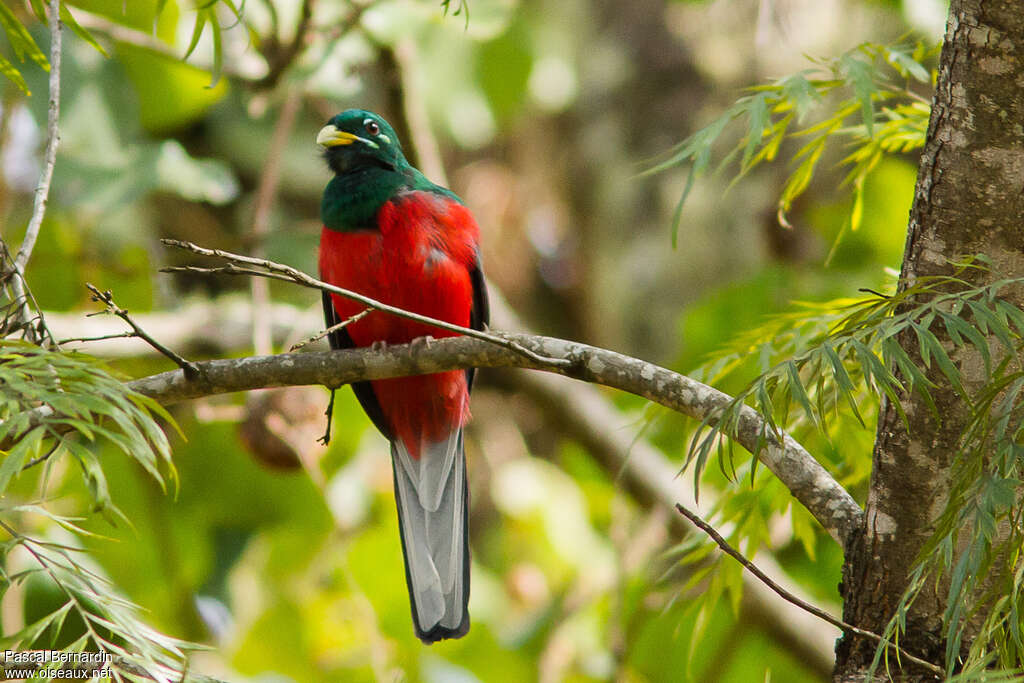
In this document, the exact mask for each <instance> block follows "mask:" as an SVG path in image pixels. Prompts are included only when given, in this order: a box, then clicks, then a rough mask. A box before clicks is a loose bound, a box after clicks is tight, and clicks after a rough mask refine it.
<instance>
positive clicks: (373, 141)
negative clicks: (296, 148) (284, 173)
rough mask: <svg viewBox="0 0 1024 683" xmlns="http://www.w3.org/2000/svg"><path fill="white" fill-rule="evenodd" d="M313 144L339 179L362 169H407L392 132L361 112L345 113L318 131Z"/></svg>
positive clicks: (377, 119)
mask: <svg viewBox="0 0 1024 683" xmlns="http://www.w3.org/2000/svg"><path fill="white" fill-rule="evenodd" d="M316 144H318V145H320V146H321V147H323V148H324V156H325V158H326V159H327V165H328V166H330V167H331V170H332V171H334V172H335V173H336V174H338V175H341V174H344V173H348V172H349V171H354V170H358V169H362V168H372V167H380V168H383V169H386V170H390V171H397V170H400V169H403V168H405V167H406V166H408V162H407V161H406V160H405V156H404V155H403V154H402V145H401V143H399V141H398V136H397V135H396V134H395V130H394V129H393V128H392V127H391V126H390V125H389V124H388V122H387V121H385V120H384V119H383V118H381V117H380V116H378V115H377V114H374V113H373V112H370V111H366V110H365V109H346V110H345V111H343V112H341V113H340V114H338V115H337V116H335V117H334V118H332V119H331V120H330V121H328V122H327V125H326V126H324V127H323V128H321V129H320V132H319V133H318V134H317V136H316Z"/></svg>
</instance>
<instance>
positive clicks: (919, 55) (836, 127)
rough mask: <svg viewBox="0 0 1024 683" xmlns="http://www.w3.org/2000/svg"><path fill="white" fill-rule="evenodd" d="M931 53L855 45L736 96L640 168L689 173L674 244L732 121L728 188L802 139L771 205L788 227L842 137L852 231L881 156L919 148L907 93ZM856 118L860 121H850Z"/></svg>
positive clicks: (919, 129)
mask: <svg viewBox="0 0 1024 683" xmlns="http://www.w3.org/2000/svg"><path fill="white" fill-rule="evenodd" d="M937 53H938V48H937V47H935V46H932V47H927V46H925V45H924V44H923V43H917V44H916V45H912V46H908V45H880V44H877V43H863V44H861V45H859V46H858V47H856V48H854V49H852V50H850V51H849V52H847V53H845V54H843V55H841V56H839V57H837V58H833V59H818V60H815V61H816V66H815V67H813V68H809V69H804V70H802V71H799V72H797V73H794V74H791V75H789V76H786V77H784V78H781V79H779V80H777V81H775V82H774V83H770V84H766V85H760V86H756V87H754V88H751V91H752V92H751V94H749V95H745V96H743V97H741V98H739V99H738V100H737V101H736V103H735V104H734V105H733V106H731V107H730V108H729V109H727V110H726V111H725V113H723V114H722V115H721V116H719V117H718V118H716V119H715V120H714V121H713V122H711V123H710V124H708V125H707V126H705V127H704V128H702V129H700V130H699V131H697V132H696V133H694V134H693V135H691V136H690V137H688V138H686V139H685V140H683V141H682V142H681V143H679V144H678V145H677V146H676V147H675V149H674V150H673V151H672V152H671V153H670V155H669V158H668V159H666V160H665V161H662V162H661V163H659V164H657V165H656V166H654V167H653V168H651V169H650V170H648V171H647V173H658V172H660V171H664V170H666V169H670V168H675V167H677V166H682V165H684V164H689V166H690V170H689V175H688V176H687V180H686V184H685V186H684V187H683V192H682V195H681V196H680V198H679V201H678V203H677V204H676V211H675V215H674V217H673V221H672V244H673V246H676V244H677V239H678V231H679V224H680V220H681V217H682V210H683V205H684V204H685V203H686V199H687V197H689V195H690V191H691V190H692V189H693V184H694V181H695V180H696V179H697V178H698V177H699V176H701V175H703V174H704V173H706V172H707V170H708V168H709V167H710V166H711V158H712V152H713V149H714V145H715V143H716V142H717V141H718V139H719V138H720V137H721V136H722V134H723V133H724V132H725V130H726V128H727V127H728V126H729V124H730V123H732V122H733V121H736V120H740V121H743V122H744V123H745V128H746V132H745V134H744V136H743V138H742V139H741V140H740V141H739V142H738V143H737V144H736V145H735V146H734V147H733V149H732V150H731V151H730V152H729V153H728V154H727V155H726V156H725V157H724V158H723V159H722V160H721V161H720V162H719V164H718V167H719V168H720V169H722V168H725V167H727V166H729V165H730V164H731V163H733V162H734V161H736V160H737V159H739V163H738V168H737V169H736V173H735V175H734V177H733V181H732V182H733V183H735V182H737V181H738V180H740V179H741V178H743V177H744V176H745V175H747V174H748V173H749V172H750V171H751V170H753V169H754V168H755V167H757V166H758V165H759V164H761V163H763V162H771V161H775V159H776V158H777V157H778V155H779V153H780V150H781V149H782V144H783V142H785V141H787V140H790V139H796V140H804V139H806V140H807V142H804V143H803V145H802V146H801V147H800V148H799V149H798V150H797V151H796V152H795V153H794V154H793V155H792V159H791V161H792V162H793V163H794V164H796V167H795V169H794V170H793V172H792V173H791V174H790V175H789V178H788V179H787V180H786V183H785V186H784V187H783V189H782V192H781V193H780V195H779V198H778V217H779V222H780V223H781V224H782V225H788V222H787V220H786V213H787V212H788V211H789V209H790V207H791V206H792V204H793V201H794V200H795V199H796V198H797V197H799V196H800V195H801V194H803V193H804V191H805V190H806V189H807V188H808V186H809V185H810V182H811V179H812V178H813V177H814V174H815V171H816V170H817V166H818V162H819V161H820V160H821V158H822V155H823V153H824V151H825V148H826V146H827V145H828V143H829V141H830V140H833V139H835V138H839V139H843V140H846V141H847V142H846V144H847V145H849V146H850V147H852V148H853V152H851V153H849V154H848V156H846V158H844V159H843V160H842V162H841V163H842V164H843V165H845V166H848V167H849V171H848V172H847V175H846V178H845V179H844V180H843V185H849V186H851V187H852V188H853V197H854V202H853V208H852V211H851V213H850V216H849V221H848V226H849V228H850V229H852V230H856V229H857V228H858V227H860V224H861V221H862V218H863V212H864V182H865V180H866V178H867V176H868V174H869V173H870V172H871V171H872V170H873V169H874V168H875V166H876V165H877V164H878V162H879V161H880V160H881V159H882V157H883V155H885V154H892V153H903V152H909V151H912V150H914V149H918V148H920V147H921V146H923V145H924V136H925V132H926V130H927V126H928V117H929V115H930V113H931V108H930V106H929V104H928V102H927V100H925V99H923V98H921V97H920V96H919V95H917V94H916V93H915V92H914V91H913V90H912V89H911V82H912V81H917V82H918V83H931V81H932V75H931V74H930V73H929V71H928V69H927V68H925V66H924V64H925V63H927V61H928V60H929V59H931V58H932V57H934V56H935V55H936V54H937ZM822 109H826V111H825V115H824V116H819V117H817V118H818V120H816V121H815V122H814V123H813V124H807V123H806V122H807V120H808V118H809V117H810V116H811V115H812V114H817V113H818V112H820V111H821V110H822ZM857 120H859V123H854V122H855V121H857ZM844 230H845V228H844ZM837 242H838V238H837Z"/></svg>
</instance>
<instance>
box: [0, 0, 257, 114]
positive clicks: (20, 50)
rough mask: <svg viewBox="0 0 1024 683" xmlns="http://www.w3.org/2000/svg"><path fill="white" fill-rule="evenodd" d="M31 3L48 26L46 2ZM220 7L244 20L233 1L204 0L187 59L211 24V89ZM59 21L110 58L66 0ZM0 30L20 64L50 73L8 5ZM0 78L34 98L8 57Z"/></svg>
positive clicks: (161, 2)
mask: <svg viewBox="0 0 1024 683" xmlns="http://www.w3.org/2000/svg"><path fill="white" fill-rule="evenodd" d="M29 2H30V4H31V7H32V12H33V13H34V14H35V18H36V19H38V20H39V21H40V22H42V23H44V24H45V23H48V21H49V19H48V17H47V12H46V10H47V5H46V4H45V2H44V0H29ZM166 5H167V0H157V2H156V9H155V13H154V19H153V25H154V27H155V26H156V22H157V21H159V19H160V15H161V14H162V13H163V11H164V8H165V7H166ZM219 5H224V6H225V7H227V8H228V10H230V12H231V13H232V14H233V15H234V17H235V18H236V19H238V20H241V12H240V10H239V8H238V7H237V6H236V5H235V3H234V2H233V0H205V1H204V2H202V3H200V4H198V5H197V6H196V8H195V11H196V19H195V26H194V29H193V32H192V39H191V42H190V43H189V47H188V50H187V51H186V53H185V58H186V59H187V58H188V57H189V55H191V54H192V52H193V51H194V50H195V48H196V45H198V43H199V38H200V37H201V35H202V33H203V29H204V27H205V26H206V25H207V24H209V25H210V27H211V32H212V35H213V69H212V72H211V76H212V80H211V82H210V87H213V86H214V85H216V83H217V81H218V80H219V79H220V73H221V64H222V63H223V50H222V45H221V40H220V35H221V26H220V24H219V23H218V19H217V11H216V10H217V7H218V6H219ZM60 20H61V22H62V23H63V24H65V25H66V26H68V27H69V28H71V30H72V31H74V32H75V34H76V35H77V36H78V37H80V38H81V39H82V40H83V41H85V42H86V43H88V44H89V45H91V46H92V47H93V48H95V49H96V50H97V51H98V52H100V53H101V54H103V55H104V56H107V51H106V50H105V49H104V48H103V46H102V45H100V44H99V42H97V40H96V38H95V37H94V36H93V35H92V33H90V32H89V31H88V30H86V29H85V28H83V27H82V26H81V25H80V24H79V23H78V21H77V20H76V19H75V17H74V15H73V14H72V13H71V10H70V9H69V8H68V4H67V3H66V2H64V1H63V0H61V2H60ZM0 26H2V27H3V30H4V33H5V35H6V36H7V41H8V43H9V44H10V46H11V48H12V49H13V50H14V55H15V57H17V59H18V61H20V62H22V63H24V61H25V58H26V57H28V58H29V59H31V60H32V61H33V62H35V63H36V65H38V66H39V67H41V68H43V69H44V70H46V71H49V70H50V62H49V59H48V58H47V56H46V55H45V54H44V53H43V52H42V50H40V49H39V45H38V44H37V43H36V40H35V38H33V37H32V34H31V33H30V32H29V31H28V29H27V28H26V27H25V22H24V20H23V18H22V17H19V16H18V15H17V14H15V13H14V12H13V11H12V10H11V9H10V8H9V7H8V6H7V4H6V3H0ZM0 74H3V75H4V76H6V77H7V78H8V79H9V80H11V81H12V82H13V83H14V84H15V85H17V86H18V87H19V88H20V89H21V90H22V92H24V93H25V94H26V95H31V94H32V93H31V92H30V91H29V87H28V83H27V82H26V80H25V77H24V75H23V74H22V73H21V70H20V69H19V68H18V67H17V66H15V64H14V63H13V62H12V61H11V60H10V59H9V58H8V57H7V56H5V55H0Z"/></svg>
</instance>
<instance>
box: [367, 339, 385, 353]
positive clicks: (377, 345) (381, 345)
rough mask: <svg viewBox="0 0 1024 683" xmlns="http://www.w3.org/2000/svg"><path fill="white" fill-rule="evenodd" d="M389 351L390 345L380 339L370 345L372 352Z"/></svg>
mask: <svg viewBox="0 0 1024 683" xmlns="http://www.w3.org/2000/svg"><path fill="white" fill-rule="evenodd" d="M387 349H388V343H387V342H386V341H384V340H382V339H378V340H377V341H375V342H373V343H372V344H370V350H371V351H387Z"/></svg>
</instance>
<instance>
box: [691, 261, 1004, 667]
mask: <svg viewBox="0 0 1024 683" xmlns="http://www.w3.org/2000/svg"><path fill="white" fill-rule="evenodd" d="M968 270H973V271H983V272H986V273H988V266H987V265H986V262H985V261H984V259H983V258H980V257H979V259H977V260H971V261H966V262H963V263H961V264H959V265H958V271H957V272H956V273H955V274H954V275H950V276H941V277H928V278H921V279H919V280H918V281H917V282H915V283H914V284H913V285H910V286H908V287H906V288H904V289H902V290H900V291H899V292H896V293H894V294H891V295H879V294H876V293H870V295H869V296H865V297H862V298H859V299H844V300H838V301H833V302H829V303H825V304H813V305H811V304H805V305H803V306H802V309H801V310H798V311H796V312H793V313H790V314H786V315H781V316H776V317H774V318H772V319H771V320H769V321H768V322H767V323H765V324H764V325H762V326H761V327H759V328H757V329H754V330H752V331H751V332H750V333H749V334H747V335H744V336H743V337H742V338H739V339H737V340H736V341H735V342H734V343H732V344H730V345H729V348H728V349H727V350H726V351H725V352H724V353H722V354H720V355H719V357H718V358H716V359H715V360H714V361H713V362H711V363H709V364H708V365H707V366H706V367H705V368H704V375H705V377H706V378H707V379H708V380H709V381H712V382H716V381H721V380H722V379H723V378H725V377H727V376H729V375H730V374H731V373H734V372H736V371H737V370H738V369H741V368H743V367H745V361H746V360H747V359H749V358H751V357H754V358H758V359H760V363H761V365H762V367H763V368H764V370H763V372H762V373H761V374H760V375H758V376H757V377H756V378H755V379H754V380H753V381H752V382H750V383H749V384H748V385H747V387H746V388H745V389H744V390H743V391H741V392H739V393H737V394H736V395H735V398H734V399H733V400H732V401H731V402H730V403H729V404H728V405H727V406H725V407H724V408H723V409H722V410H721V411H720V412H718V413H717V414H715V415H713V416H710V417H709V418H708V419H706V420H705V421H704V422H703V423H702V424H701V426H700V428H698V430H697V431H696V433H695V434H694V436H693V438H692V440H691V442H690V448H689V452H688V455H687V465H690V464H692V466H693V468H694V481H695V485H697V484H698V483H699V480H700V478H701V475H702V473H703V472H704V470H705V468H706V465H707V463H708V460H709V458H710V456H711V455H712V454H713V453H715V452H717V454H718V457H719V460H720V462H721V463H722V468H723V472H727V473H729V474H730V475H731V476H733V477H735V476H736V474H737V471H738V469H737V468H736V466H735V464H734V463H733V462H732V449H731V442H729V441H728V440H727V439H725V438H723V437H725V436H727V435H728V434H729V433H730V432H731V431H732V430H733V429H734V428H735V426H736V424H737V422H738V419H739V415H740V411H741V410H742V409H744V407H745V406H746V405H748V404H749V405H751V406H753V407H754V408H755V409H756V410H757V411H758V412H759V413H760V414H761V415H762V416H764V417H765V419H766V427H765V432H764V433H763V435H762V441H761V442H760V443H761V444H762V445H763V444H766V443H768V442H769V441H770V440H773V439H775V438H777V436H778V435H780V434H781V431H782V430H784V429H785V430H787V431H789V432H790V433H793V434H797V435H799V436H800V438H801V440H804V441H805V439H804V437H805V435H807V434H808V432H809V431H818V432H820V433H821V434H822V435H824V436H825V437H826V438H828V437H829V435H830V432H834V431H835V430H837V429H842V428H843V427H842V425H843V424H844V419H843V415H844V413H845V414H847V415H851V416H853V417H854V418H855V419H856V420H857V422H858V423H859V424H860V427H861V428H862V429H865V430H866V429H868V428H869V427H870V425H871V424H872V422H869V421H867V420H865V418H864V415H865V413H866V410H865V404H868V403H869V404H871V406H870V410H871V413H868V414H873V413H875V412H876V411H877V403H878V401H880V400H881V399H882V397H883V396H885V397H886V398H888V400H889V405H891V406H893V407H894V409H895V410H896V411H897V412H898V414H899V416H900V418H901V419H902V420H903V422H904V425H905V426H906V427H907V429H908V430H909V429H910V425H909V421H908V420H907V416H906V415H905V414H904V412H903V407H902V404H901V402H900V399H901V398H902V397H903V396H905V395H906V394H908V393H911V392H916V393H918V394H920V395H921V397H922V398H923V399H924V401H925V403H926V404H927V405H929V406H930V408H931V411H932V418H933V419H934V420H935V421H936V422H937V423H939V422H941V420H942V419H943V416H942V415H941V414H940V412H939V410H938V409H937V407H936V405H935V403H934V401H933V400H932V398H931V390H932V389H933V388H934V387H935V386H936V382H939V381H946V382H948V383H949V385H950V386H952V387H953V389H954V390H955V391H956V393H957V394H958V395H959V396H960V398H961V399H962V400H963V402H964V405H965V406H967V407H968V408H969V410H970V419H969V422H968V424H967V427H966V429H965V430H964V432H963V433H962V434H961V439H960V444H959V450H958V451H957V452H956V453H955V456H954V459H953V472H952V476H951V480H952V481H953V482H954V488H953V491H952V493H951V498H950V500H949V502H948V503H947V504H946V508H945V511H944V513H943V515H942V516H941V518H940V520H939V522H938V524H937V528H936V531H935V533H934V535H933V537H932V539H931V541H930V542H929V544H928V545H927V546H926V547H925V548H924V549H923V550H922V552H921V559H920V560H919V563H918V567H917V569H916V570H915V572H916V573H915V578H914V581H913V584H912V586H911V588H910V589H909V590H908V592H907V594H906V595H905V596H904V599H903V601H902V602H901V607H900V610H899V611H898V613H897V614H896V616H895V617H894V620H893V622H892V624H891V625H890V630H889V632H888V633H887V637H890V638H898V633H899V631H901V630H903V629H905V628H906V623H905V619H906V612H907V609H908V608H909V605H910V604H911V603H912V602H913V600H914V598H915V597H916V596H917V594H918V593H919V592H920V591H921V590H923V589H925V587H926V586H928V585H931V583H930V582H932V581H935V580H936V577H937V576H940V575H944V576H946V577H948V582H949V587H948V595H947V601H948V607H947V610H946V613H945V615H944V617H943V618H944V624H945V629H946V635H947V650H946V669H947V670H949V671H953V670H961V669H962V670H963V672H964V673H965V674H966V672H969V671H972V670H977V671H979V672H983V671H985V669H986V668H987V667H990V666H991V665H992V664H998V665H999V666H1000V667H1002V668H1004V669H1008V670H1017V669H1019V668H1020V667H1021V666H1024V657H1022V654H1024V647H1022V637H1021V633H1022V631H1024V610H1022V608H1024V602H1022V600H1024V593H1022V588H1021V585H1022V576H1024V569H1022V562H1021V556H1020V549H1021V547H1022V542H1024V539H1022V538H1021V533H1022V531H1021V530H1022V527H1021V523H1020V522H1021V515H1022V514H1024V505H1022V504H1021V501H1020V499H1019V494H1018V491H1019V486H1020V484H1021V481H1024V471H1022V467H1024V464H1022V459H1021V453H1022V452H1024V451H1022V449H1024V443H1022V435H1024V421H1022V417H1021V416H1022V409H1021V405H1020V400H1021V394H1022V390H1024V369H1022V368H1021V366H1020V358H1021V350H1022V348H1024V312H1022V311H1021V310H1020V309H1019V308H1017V307H1016V306H1015V305H1014V304H1012V303H1011V302H1009V301H1008V300H1006V299H1005V298H1002V297H1001V296H1000V295H1001V293H1003V292H1006V291H1007V290H1013V289H1016V288H1019V287H1020V286H1021V285H1022V284H1024V278H1002V279H995V280H993V281H992V282H990V283H989V284H986V285H983V286H972V285H970V283H968V282H967V281H966V280H965V279H964V278H963V275H964V273H965V271H968ZM940 335H941V336H942V337H944V338H947V339H948V340H949V341H948V342H946V343H944V342H943V341H942V340H940ZM908 342H909V343H911V344H913V346H914V347H916V352H911V353H908V352H907V351H906V350H905V348H904V347H905V346H906V345H907V344H908ZM964 351H969V352H971V353H976V354H977V355H978V356H979V357H980V358H981V359H982V362H983V368H980V369H979V370H982V375H981V377H971V378H970V380H968V379H966V378H965V377H964V371H963V370H962V369H961V368H960V367H959V365H958V363H959V359H960V358H961V357H962V352H964ZM778 359H781V360H778ZM805 442H806V441H805ZM754 455H755V457H752V459H751V461H750V463H749V465H748V466H747V467H746V468H743V469H742V470H739V471H742V472H745V473H747V474H748V475H749V476H750V477H751V481H754V479H755V473H756V471H757V459H756V453H755V454H754ZM858 458H859V459H863V458H864V455H863V454H858V453H857V452H856V451H854V450H849V449H848V450H845V451H843V456H842V457H841V458H840V459H839V461H838V463H835V462H826V464H829V465H831V466H832V468H833V470H834V471H836V474H837V475H839V476H840V478H841V479H843V478H845V479H846V481H847V482H848V481H849V477H848V475H849V471H850V470H849V467H850V463H851V461H856V460H857V459H858ZM836 465H838V468H837V467H836ZM844 475H845V477H844ZM765 485H766V484H765V481H764V478H763V477H762V478H761V480H759V481H758V482H757V486H759V487H760V486H765ZM783 500H785V497H783ZM753 502H754V500H752V499H751V496H750V494H745V493H743V492H736V493H731V494H729V495H728V497H727V501H726V502H724V503H723V508H722V510H721V511H720V517H721V519H723V520H725V521H728V522H730V523H731V524H732V525H734V529H735V530H734V532H733V537H734V539H735V540H737V541H739V540H743V541H745V542H746V543H747V544H748V545H749V546H750V547H752V548H756V547H757V546H758V545H760V544H761V543H762V542H763V541H764V535H765V532H766V528H765V526H764V525H763V523H762V524H754V525H753V526H751V524H750V523H751V521H752V520H756V519H757V518H758V515H757V513H755V512H754V511H753V510H752V507H751V505H752V503H753ZM761 514H762V515H763V514H764V513H763V512H762V513H761ZM794 521H796V520H794ZM805 538H807V537H805ZM809 539H810V540H809V541H805V545H806V546H807V548H808V552H813V534H812V535H811V536H810V537H809ZM711 547H712V546H710V545H709V544H706V543H695V544H692V545H691V546H690V547H688V548H687V549H686V553H685V554H684V558H683V561H684V562H685V563H687V564H692V563H695V562H703V561H704V559H705V556H706V555H707V553H708V552H709V550H710V548H711ZM957 553H960V554H959V556H958V557H957ZM708 571H709V569H707V567H705V568H704V569H702V572H701V573H702V574H703V573H705V572H708ZM717 571H719V568H718V567H716V572H717ZM737 587H738V581H737V580H736V579H734V580H733V581H732V582H731V583H730V582H729V581H728V580H727V579H723V578H721V576H718V575H716V577H715V578H714V579H712V584H711V590H710V591H709V598H708V599H709V600H714V599H715V597H716V596H718V595H720V594H721V593H722V592H724V591H729V592H731V593H733V594H735V593H736V590H737ZM977 620H982V621H983V623H984V626H983V628H982V629H981V631H980V633H979V634H978V635H977V636H976V637H975V639H974V640H973V641H972V643H971V647H970V649H969V651H968V653H967V654H966V656H965V655H964V654H963V653H962V652H961V643H962V642H963V638H964V635H965V632H966V629H967V628H968V627H969V624H970V623H972V622H973V621H977ZM886 655H887V651H886V650H885V649H882V648H880V649H879V650H878V657H879V658H882V657H884V656H886ZM989 673H991V672H989ZM965 680H966V679H965Z"/></svg>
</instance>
